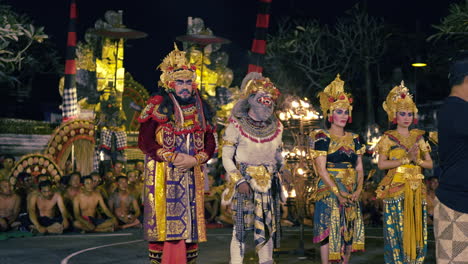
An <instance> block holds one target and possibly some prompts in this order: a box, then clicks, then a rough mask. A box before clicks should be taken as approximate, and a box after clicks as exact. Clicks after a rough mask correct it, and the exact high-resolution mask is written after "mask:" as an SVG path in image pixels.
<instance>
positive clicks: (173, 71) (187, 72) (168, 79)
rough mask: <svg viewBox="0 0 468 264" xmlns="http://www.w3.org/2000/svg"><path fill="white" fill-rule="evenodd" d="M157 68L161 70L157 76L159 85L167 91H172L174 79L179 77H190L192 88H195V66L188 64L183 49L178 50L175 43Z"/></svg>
mask: <svg viewBox="0 0 468 264" xmlns="http://www.w3.org/2000/svg"><path fill="white" fill-rule="evenodd" d="M158 68H159V69H160V70H161V71H162V74H161V77H159V79H160V81H159V86H162V87H164V88H165V89H166V91H167V92H172V91H174V88H175V80H177V79H180V78H183V79H188V78H189V79H192V85H193V88H197V84H196V83H195V80H196V79H197V75H196V73H195V70H196V69H197V68H196V66H195V65H193V64H190V62H189V60H187V57H186V56H185V51H180V50H179V49H178V48H177V45H176V44H175V43H174V50H173V51H171V52H170V53H169V54H168V55H167V56H166V57H165V58H164V60H163V62H162V63H161V64H160V65H159V66H158Z"/></svg>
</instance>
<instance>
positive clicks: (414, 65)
mask: <svg viewBox="0 0 468 264" xmlns="http://www.w3.org/2000/svg"><path fill="white" fill-rule="evenodd" d="M411 66H413V67H426V66H427V63H424V62H415V63H412V64H411Z"/></svg>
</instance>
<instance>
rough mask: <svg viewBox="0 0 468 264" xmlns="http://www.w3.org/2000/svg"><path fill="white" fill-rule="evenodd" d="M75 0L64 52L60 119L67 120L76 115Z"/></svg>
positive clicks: (71, 0)
mask: <svg viewBox="0 0 468 264" xmlns="http://www.w3.org/2000/svg"><path fill="white" fill-rule="evenodd" d="M77 18H78V15H77V12H76V1H75V0H70V21H69V24H68V35H67V50H66V53H65V60H66V61H65V83H64V87H63V102H62V121H63V122H67V121H68V120H70V119H73V118H75V117H77V115H78V102H77V101H78V100H77V94H76V62H75V55H76V54H75V51H76V20H77Z"/></svg>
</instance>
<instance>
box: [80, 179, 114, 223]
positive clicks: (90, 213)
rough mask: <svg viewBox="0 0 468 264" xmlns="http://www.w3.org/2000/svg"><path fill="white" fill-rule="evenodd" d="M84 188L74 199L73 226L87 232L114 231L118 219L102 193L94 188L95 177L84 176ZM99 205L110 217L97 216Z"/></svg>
mask: <svg viewBox="0 0 468 264" xmlns="http://www.w3.org/2000/svg"><path fill="white" fill-rule="evenodd" d="M83 183H84V188H83V190H82V192H80V193H79V194H78V195H77V196H76V197H75V199H74V200H73V212H74V214H75V221H74V222H73V226H74V227H76V228H78V229H81V230H83V231H85V232H112V231H113V230H114V226H115V225H117V219H116V218H115V216H114V215H113V214H112V213H111V212H110V211H109V208H107V206H106V203H105V202H104V199H103V197H102V195H101V194H100V193H99V192H98V191H96V190H95V189H94V185H93V179H92V178H91V177H90V176H86V177H83ZM98 206H99V207H100V208H101V210H102V212H103V213H104V214H105V215H106V216H107V217H108V219H98V218H96V214H97V209H98Z"/></svg>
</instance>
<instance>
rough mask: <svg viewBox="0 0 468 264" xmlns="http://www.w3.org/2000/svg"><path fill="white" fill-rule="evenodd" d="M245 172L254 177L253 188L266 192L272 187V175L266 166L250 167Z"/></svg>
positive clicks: (252, 180)
mask: <svg viewBox="0 0 468 264" xmlns="http://www.w3.org/2000/svg"><path fill="white" fill-rule="evenodd" d="M245 171H246V172H247V174H249V175H250V177H252V179H251V183H252V187H254V188H255V189H257V190H259V191H261V192H266V191H268V189H270V187H271V173H270V172H268V170H267V169H266V168H265V166H248V167H247V168H246V169H245Z"/></svg>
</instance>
